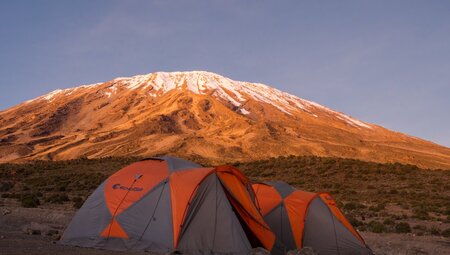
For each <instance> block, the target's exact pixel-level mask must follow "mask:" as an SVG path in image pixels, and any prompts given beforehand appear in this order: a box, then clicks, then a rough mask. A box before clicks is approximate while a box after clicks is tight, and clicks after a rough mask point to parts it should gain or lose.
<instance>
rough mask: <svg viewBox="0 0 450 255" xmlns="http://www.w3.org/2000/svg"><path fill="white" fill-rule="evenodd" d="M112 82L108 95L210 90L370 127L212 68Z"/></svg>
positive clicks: (238, 103)
mask: <svg viewBox="0 0 450 255" xmlns="http://www.w3.org/2000/svg"><path fill="white" fill-rule="evenodd" d="M111 83H112V85H111V86H109V87H108V88H107V89H109V91H104V92H103V93H104V95H106V96H107V97H108V98H110V97H111V96H112V95H113V94H116V93H117V92H118V91H120V90H118V88H120V89H127V90H139V91H142V92H143V93H146V94H147V95H149V96H151V97H159V96H160V95H163V94H165V93H167V92H169V91H171V90H174V89H186V90H189V91H192V92H193V93H195V94H209V95H212V96H215V97H217V98H219V99H220V100H223V101H225V102H227V103H229V104H231V105H233V106H235V107H242V105H243V104H244V103H245V102H246V101H247V100H248V99H249V98H251V99H253V100H256V101H258V102H263V103H266V104H270V105H272V106H274V107H275V108H277V109H278V110H280V111H281V112H283V113H285V114H288V115H294V114H295V113H296V112H298V111H303V112H306V113H308V114H310V115H311V116H313V117H315V118H320V114H317V113H318V112H319V111H325V112H327V113H328V114H330V115H332V116H335V117H336V118H338V119H340V120H341V121H344V122H346V123H347V124H349V125H352V126H354V127H358V128H367V129H371V128H372V127H371V126H370V125H368V124H366V123H364V122H362V121H359V120H357V119H354V118H352V117H350V116H348V115H345V114H343V113H340V112H336V111H333V110H331V109H329V108H327V107H324V106H322V105H320V104H317V103H315V102H311V101H308V100H304V99H301V98H299V97H297V96H294V95H291V94H289V93H286V92H283V91H280V90H278V89H275V88H272V87H270V86H267V85H265V84H261V83H251V82H242V81H234V80H231V79H229V78H226V77H223V76H221V75H218V74H215V73H211V72H205V71H191V72H155V73H150V74H144V75H136V76H132V77H119V78H115V79H114V80H112V81H111ZM100 84H104V83H95V84H90V85H83V86H80V87H76V88H70V89H65V90H55V91H53V92H51V93H49V94H47V95H44V96H42V97H41V99H46V100H48V101H51V100H53V99H54V98H55V97H56V96H57V95H60V94H64V95H70V94H72V93H74V91H75V90H78V89H80V88H90V87H93V86H98V85H100ZM240 113H242V114H244V115H248V114H250V112H249V111H248V110H246V109H243V108H241V109H240Z"/></svg>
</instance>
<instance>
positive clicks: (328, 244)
mask: <svg viewBox="0 0 450 255" xmlns="http://www.w3.org/2000/svg"><path fill="white" fill-rule="evenodd" d="M253 189H254V191H255V194H256V198H257V203H258V205H259V208H260V210H261V213H262V214H263V216H264V220H265V221H266V223H267V224H268V225H269V226H270V227H271V229H272V231H273V232H274V234H275V236H276V245H275V247H276V249H275V248H274V249H273V250H272V254H285V253H286V252H287V251H290V250H297V249H301V248H303V247H311V248H312V249H314V251H316V252H318V253H319V254H321V255H327V254H330V255H334V254H338V255H344V254H348V255H350V254H351V255H356V254H373V253H372V251H371V250H370V249H369V248H368V247H367V246H366V244H365V242H364V240H363V239H362V237H361V236H360V235H359V234H358V232H356V230H355V229H354V228H353V227H352V226H351V224H350V223H349V222H348V220H347V219H346V218H345V216H344V215H343V214H342V213H341V211H340V210H339V209H338V208H337V206H336V203H335V201H334V200H333V198H332V197H331V196H330V195H329V194H328V193H311V192H305V191H301V190H296V189H295V188H294V187H292V186H290V185H288V184H287V183H284V182H266V183H256V184H253Z"/></svg>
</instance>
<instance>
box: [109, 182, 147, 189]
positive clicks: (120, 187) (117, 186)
mask: <svg viewBox="0 0 450 255" xmlns="http://www.w3.org/2000/svg"><path fill="white" fill-rule="evenodd" d="M112 188H113V189H122V190H128V191H142V190H143V188H141V187H125V186H122V185H121V184H120V183H117V184H114V185H113V186H112Z"/></svg>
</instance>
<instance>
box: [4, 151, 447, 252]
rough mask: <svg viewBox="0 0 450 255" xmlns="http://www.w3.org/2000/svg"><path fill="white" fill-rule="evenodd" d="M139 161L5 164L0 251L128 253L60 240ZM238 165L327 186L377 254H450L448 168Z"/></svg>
mask: <svg viewBox="0 0 450 255" xmlns="http://www.w3.org/2000/svg"><path fill="white" fill-rule="evenodd" d="M135 160H136V159H99V160H73V161H64V162H34V163H33V164H22V165H16V164H0V195H1V198H0V254H63V253H64V254H66V255H71V254H122V253H120V252H117V253H114V252H110V251H108V252H105V251H101V250H94V249H84V248H75V247H68V246H61V245H58V244H57V242H56V240H57V239H58V238H59V236H60V235H61V233H62V231H63V230H64V228H65V227H66V226H67V224H68V222H69V221H70V219H71V218H72V216H73V214H74V213H75V211H76V210H77V208H78V207H79V206H81V205H82V203H83V201H84V200H85V199H86V197H87V196H88V195H89V194H90V193H91V192H92V191H93V190H94V189H95V188H96V187H97V186H98V184H99V183H100V182H102V181H103V180H104V179H105V178H107V176H109V175H110V174H111V173H113V172H115V171H116V170H118V169H120V168H121V167H123V166H125V165H127V164H129V163H130V162H133V161H135ZM202 163H203V164H207V162H206V163H205V162H202ZM235 165H236V166H238V167H239V168H240V169H242V170H243V171H244V172H246V174H247V175H248V176H250V177H251V178H252V179H254V180H257V181H261V180H274V179H276V180H283V181H286V182H289V183H290V184H292V185H294V186H296V187H298V188H301V189H304V190H309V191H315V192H316V191H320V190H325V191H329V192H330V193H331V194H332V195H333V196H334V197H335V199H336V201H337V203H338V204H339V205H340V208H341V209H342V210H343V212H344V213H345V214H346V216H347V217H348V218H349V220H350V221H351V222H352V224H353V225H354V226H356V227H357V229H358V230H359V231H360V232H361V234H362V236H363V237H364V238H365V240H366V241H367V243H368V244H369V246H370V247H371V248H372V249H373V250H374V252H375V254H450V171H429V170H423V169H418V168H417V167H414V166H407V165H400V164H375V163H368V162H361V161H355V160H345V159H332V158H328V159H324V158H317V157H288V158H279V159H272V160H267V161H259V162H250V163H236V164H235ZM127 254H130V253H127ZM135 254H139V253H135ZM145 254H149V253H145Z"/></svg>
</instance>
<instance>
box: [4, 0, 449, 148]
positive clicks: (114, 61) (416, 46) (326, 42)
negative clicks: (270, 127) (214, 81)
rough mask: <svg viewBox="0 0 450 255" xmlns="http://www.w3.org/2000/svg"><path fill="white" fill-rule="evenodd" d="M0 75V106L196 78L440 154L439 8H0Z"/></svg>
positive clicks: (444, 31) (36, 4)
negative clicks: (116, 83)
mask: <svg viewBox="0 0 450 255" xmlns="http://www.w3.org/2000/svg"><path fill="white" fill-rule="evenodd" d="M0 67H1V68H0V109H6V108H8V107H11V106H13V105H15V104H18V103H20V102H22V101H24V100H28V99H31V98H34V97H36V96H39V95H41V94H44V93H47V92H49V91H51V90H54V89H57V88H66V87H72V86H76V85H80V84H86V83H93V82H100V81H106V80H109V79H112V78H114V77H117V76H130V75H134V74H142V73H149V72H154V71H184V70H207V71H212V72H216V73H219V74H222V75H224V76H228V77H230V78H232V79H236V80H244V81H253V82H262V83H265V84H268V85H271V86H273V87H276V88H279V89H281V90H284V91H287V92H290V93H292V94H295V95H297V96H299V97H302V98H306V99H309V100H313V101H316V102H318V103H320V104H323V105H326V106H328V107H331V108H333V109H336V110H338V111H342V112H345V113H347V114H350V115H352V116H354V117H356V118H359V119H361V120H364V121H367V122H370V123H376V124H380V125H382V126H385V127H387V128H390V129H393V130H397V131H401V132H405V133H408V134H411V135H414V136H419V137H421V138H424V139H427V140H432V141H434V142H436V143H439V144H443V145H446V146H450V1H448V0H442V1H431V0H430V1H425V0H418V1H415V0H406V1H400V0H397V1H391V0H389V1H379V0H376V1H375V0H373V1H366V0H354V1H332V0H330V1H320V0H319V1H318V0H314V1H313V0H311V1H256V0H255V1H244V0H243V1H232V0H227V1H225V0H224V1H181V0H180V1H112V0H105V1H100V0H86V1H82V0H77V1H69V0H66V1H64V0H54V1H43V0H29V1H23V0H14V1H1V2H0Z"/></svg>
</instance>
